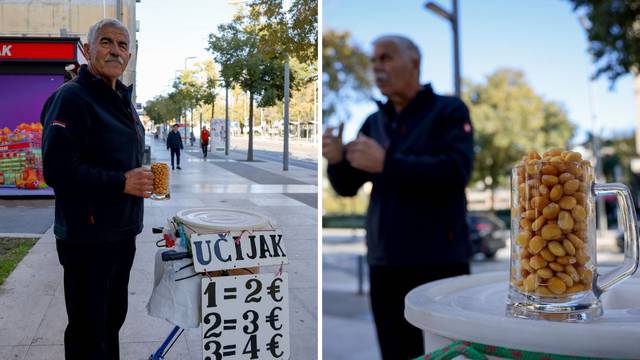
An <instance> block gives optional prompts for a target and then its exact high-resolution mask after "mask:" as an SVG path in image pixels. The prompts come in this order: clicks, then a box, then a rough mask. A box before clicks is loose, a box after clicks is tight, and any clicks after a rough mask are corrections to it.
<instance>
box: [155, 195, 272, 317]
mask: <svg viewBox="0 0 640 360" xmlns="http://www.w3.org/2000/svg"><path fill="white" fill-rule="evenodd" d="M176 218H178V220H180V221H181V222H182V223H184V229H185V232H186V233H187V234H189V235H190V234H201V235H202V234H216V233H220V232H227V231H242V230H248V231H253V230H267V229H271V228H272V225H271V222H270V221H269V218H268V217H266V216H264V215H262V214H259V213H256V212H253V211H248V210H242V209H224V208H198V209H186V210H182V211H180V212H178V213H177V214H176ZM163 251H165V249H161V250H158V253H157V254H156V262H155V281H154V288H153V292H152V293H151V298H150V299H149V302H148V303H147V312H148V313H149V315H151V316H154V317H158V318H162V319H165V320H167V321H169V322H170V323H172V324H174V325H178V326H180V327H182V328H185V329H187V328H197V327H199V326H200V319H201V314H200V313H201V298H200V296H201V276H193V277H190V276H191V275H194V274H195V272H194V269H193V266H188V265H189V263H192V262H193V260H191V259H183V260H178V261H171V262H163V261H162V260H161V258H160V254H161V253H162V252H163ZM258 272H259V268H247V269H232V270H229V271H228V273H229V275H246V274H249V273H253V274H256V273H258ZM221 273H222V272H221V271H215V272H212V275H213V276H219V275H220V274H221ZM185 277H188V279H185V280H179V281H176V280H177V279H180V278H185Z"/></svg>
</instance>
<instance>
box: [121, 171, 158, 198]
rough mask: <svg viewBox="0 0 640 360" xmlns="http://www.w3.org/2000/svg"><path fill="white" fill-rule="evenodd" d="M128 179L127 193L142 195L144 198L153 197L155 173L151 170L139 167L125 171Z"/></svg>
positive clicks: (125, 188)
mask: <svg viewBox="0 0 640 360" xmlns="http://www.w3.org/2000/svg"><path fill="white" fill-rule="evenodd" d="M124 177H125V178H126V179H127V180H126V182H125V184H124V192H125V194H129V195H134V196H140V197H143V198H149V197H151V192H153V174H152V173H151V170H149V169H147V168H144V167H139V168H135V169H133V170H129V171H127V172H126V173H124Z"/></svg>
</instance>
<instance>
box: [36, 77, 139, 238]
mask: <svg viewBox="0 0 640 360" xmlns="http://www.w3.org/2000/svg"><path fill="white" fill-rule="evenodd" d="M116 88H117V92H116V91H114V90H113V89H112V88H111V87H109V86H108V85H107V83H106V82H104V81H103V80H102V79H100V78H98V77H96V76H94V75H93V74H91V73H90V72H89V70H88V69H87V67H86V65H83V66H82V67H81V68H80V73H79V75H78V77H76V78H75V79H73V80H72V81H69V82H68V83H66V84H64V85H62V86H61V87H60V88H59V89H58V90H56V92H55V93H53V95H51V97H49V99H48V100H47V101H46V103H45V105H44V108H43V110H42V114H41V116H40V121H41V122H42V125H43V127H44V134H43V144H42V149H43V168H44V178H45V181H46V183H47V184H48V185H49V186H51V187H52V188H53V189H54V191H55V195H56V214H55V226H54V233H55V235H56V236H58V237H61V238H64V239H66V240H70V241H77V240H81V241H93V240H118V239H120V238H123V237H131V236H135V235H137V234H139V233H140V232H141V231H142V218H143V198H141V197H137V196H132V195H128V194H125V193H124V187H125V176H124V173H125V172H127V171H129V170H131V169H134V168H137V167H140V166H141V165H142V154H143V149H144V128H143V126H142V124H141V123H140V119H139V118H138V115H137V114H136V111H135V108H134V106H133V104H132V103H131V92H132V86H129V87H126V86H125V85H124V84H122V83H121V82H120V81H118V83H117V87H116Z"/></svg>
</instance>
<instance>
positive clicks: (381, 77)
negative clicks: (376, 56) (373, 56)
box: [373, 71, 389, 81]
mask: <svg viewBox="0 0 640 360" xmlns="http://www.w3.org/2000/svg"><path fill="white" fill-rule="evenodd" d="M373 76H374V77H375V79H376V81H385V80H388V79H389V74H387V73H386V72H382V71H376V72H374V73H373Z"/></svg>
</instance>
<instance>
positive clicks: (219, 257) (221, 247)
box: [191, 230, 289, 272]
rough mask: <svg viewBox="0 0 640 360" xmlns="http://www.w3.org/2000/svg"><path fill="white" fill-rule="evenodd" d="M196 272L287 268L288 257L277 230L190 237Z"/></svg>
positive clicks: (280, 234)
mask: <svg viewBox="0 0 640 360" xmlns="http://www.w3.org/2000/svg"><path fill="white" fill-rule="evenodd" d="M191 252H192V255H193V266H194V267H195V269H196V272H206V271H215V270H230V269H236V268H247V267H254V266H266V265H280V264H286V263H288V262H289V261H288V260H287V253H286V250H285V247H284V243H283V241H282V233H281V232H280V231H278V230H264V231H262V230H261V231H252V232H247V231H244V232H240V231H237V232H230V233H220V234H207V235H197V234H194V235H191Z"/></svg>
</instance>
